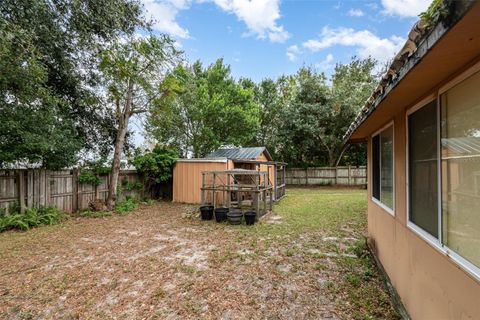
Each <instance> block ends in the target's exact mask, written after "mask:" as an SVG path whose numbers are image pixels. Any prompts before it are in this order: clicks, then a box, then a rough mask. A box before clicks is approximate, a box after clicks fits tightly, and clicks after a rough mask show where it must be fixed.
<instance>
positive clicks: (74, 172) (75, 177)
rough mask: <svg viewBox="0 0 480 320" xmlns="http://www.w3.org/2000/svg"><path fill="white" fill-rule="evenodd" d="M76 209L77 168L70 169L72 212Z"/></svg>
mask: <svg viewBox="0 0 480 320" xmlns="http://www.w3.org/2000/svg"><path fill="white" fill-rule="evenodd" d="M76 211H78V168H73V170H72V212H76Z"/></svg>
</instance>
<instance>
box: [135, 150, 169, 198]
mask: <svg viewBox="0 0 480 320" xmlns="http://www.w3.org/2000/svg"><path fill="white" fill-rule="evenodd" d="M177 158H178V151H177V150H176V149H175V148H172V147H168V146H161V145H156V146H155V148H153V150H152V151H151V152H142V151H141V150H140V149H137V150H136V151H135V154H134V156H133V158H132V160H131V161H130V163H131V164H132V165H133V166H134V167H135V169H136V170H137V172H138V173H140V174H142V175H143V178H144V181H145V184H146V185H145V186H144V187H145V189H146V190H149V191H150V194H152V193H153V192H157V193H158V192H159V191H160V185H161V184H162V183H164V182H167V181H169V180H171V179H172V175H173V166H174V164H175V161H176V160H177ZM157 195H158V194H157Z"/></svg>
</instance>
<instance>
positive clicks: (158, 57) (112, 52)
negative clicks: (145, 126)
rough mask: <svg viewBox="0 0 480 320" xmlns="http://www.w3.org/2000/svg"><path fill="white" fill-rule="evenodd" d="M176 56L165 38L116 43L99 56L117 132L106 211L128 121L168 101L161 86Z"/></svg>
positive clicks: (111, 204)
mask: <svg viewBox="0 0 480 320" xmlns="http://www.w3.org/2000/svg"><path fill="white" fill-rule="evenodd" d="M179 54H180V52H178V51H177V50H176V49H175V46H174V41H173V40H172V39H171V38H169V37H168V36H166V35H162V36H160V37H155V36H149V37H147V38H138V39H135V38H129V39H127V40H126V41H117V42H115V43H113V44H112V45H111V46H110V47H109V48H107V49H105V50H104V51H103V52H102V53H101V63H100V71H101V72H102V75H103V77H104V83H105V87H106V88H108V92H107V95H108V102H109V103H111V104H112V108H111V110H112V113H113V114H114V115H115V119H116V129H117V130H116V131H117V135H116V138H115V146H114V153H113V159H112V172H111V175H110V184H109V190H108V198H107V203H106V204H107V208H108V209H109V210H113V209H114V207H115V201H116V198H117V184H118V175H119V172H120V160H121V156H122V151H123V147H124V144H125V136H126V134H127V130H128V124H129V120H130V118H131V117H132V116H133V115H138V114H142V113H145V112H147V111H148V110H149V109H151V108H152V107H154V106H156V105H161V104H162V101H163V100H165V99H168V96H169V94H170V93H169V91H168V90H165V88H164V87H162V85H161V84H162V80H163V78H164V75H165V73H166V70H167V68H168V67H169V66H170V65H171V64H172V63H174V62H175V61H176V59H177V58H178V57H179Z"/></svg>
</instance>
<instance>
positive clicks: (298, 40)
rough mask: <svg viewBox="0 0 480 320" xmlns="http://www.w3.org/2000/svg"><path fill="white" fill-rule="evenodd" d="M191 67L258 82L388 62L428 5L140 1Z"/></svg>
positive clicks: (418, 1) (397, 1)
mask: <svg viewBox="0 0 480 320" xmlns="http://www.w3.org/2000/svg"><path fill="white" fill-rule="evenodd" d="M142 2H143V4H144V8H145V14H146V16H147V18H150V19H152V20H153V21H154V24H153V30H154V32H155V33H167V34H169V35H171V36H172V37H173V38H174V39H176V40H177V42H178V45H179V46H180V48H181V49H182V50H183V51H184V52H185V57H186V58H187V60H188V61H190V62H193V61H195V60H197V59H199V60H201V61H202V62H203V63H204V65H208V64H210V63H212V62H214V61H215V60H216V59H218V58H222V57H223V59H224V60H225V62H226V63H227V64H230V65H231V70H232V74H233V75H234V76H235V77H236V78H239V77H248V78H251V79H253V80H255V81H260V80H262V79H264V78H267V77H269V78H276V77H278V76H280V75H282V74H292V73H295V72H296V71H297V70H298V69H299V68H300V67H301V66H302V65H309V66H314V67H316V68H317V69H318V70H319V71H323V72H325V73H326V74H327V75H331V73H332V72H333V69H334V67H335V64H336V63H348V62H349V61H350V60H351V58H352V56H358V57H361V58H366V57H368V56H372V57H373V58H375V59H377V60H378V61H379V62H380V63H384V62H385V61H388V60H389V59H391V58H393V56H394V55H395V53H396V52H398V51H399V49H401V47H402V46H403V44H404V43H405V40H406V38H407V35H408V32H409V31H410V29H411V27H412V26H413V25H414V23H415V22H416V21H417V20H418V14H419V13H420V12H422V11H424V10H425V9H426V8H427V7H428V5H429V4H430V2H431V0H378V1H374V0H364V1H360V0H358V1H355V0H350V1H339V0H142Z"/></svg>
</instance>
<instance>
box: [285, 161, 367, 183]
mask: <svg viewBox="0 0 480 320" xmlns="http://www.w3.org/2000/svg"><path fill="white" fill-rule="evenodd" d="M286 182H287V185H289V184H290V185H346V186H362V185H366V184H367V168H366V167H365V166H361V167H313V168H287V171H286Z"/></svg>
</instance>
